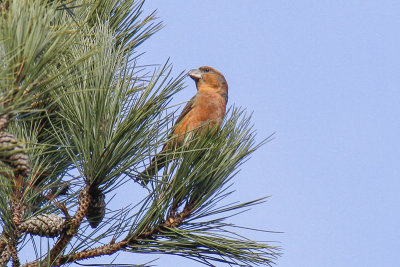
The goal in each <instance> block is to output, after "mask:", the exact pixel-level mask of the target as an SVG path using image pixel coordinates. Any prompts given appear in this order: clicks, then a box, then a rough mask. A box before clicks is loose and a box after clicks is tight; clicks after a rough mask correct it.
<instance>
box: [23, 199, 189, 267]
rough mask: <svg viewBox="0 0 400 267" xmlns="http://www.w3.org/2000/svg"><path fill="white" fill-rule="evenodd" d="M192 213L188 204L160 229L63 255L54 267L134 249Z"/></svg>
mask: <svg viewBox="0 0 400 267" xmlns="http://www.w3.org/2000/svg"><path fill="white" fill-rule="evenodd" d="M191 213H192V205H190V204H188V205H186V207H185V208H184V209H183V211H182V212H180V213H178V214H176V215H169V216H168V217H167V219H166V220H165V222H164V223H162V224H160V225H159V226H158V227H156V228H153V229H151V230H149V231H146V232H142V233H141V234H139V235H138V236H136V237H134V238H132V237H126V238H125V239H124V240H122V241H120V242H117V243H115V240H112V241H111V242H110V243H109V244H107V245H104V246H101V247H97V248H93V249H88V250H84V251H80V252H77V253H73V254H69V255H62V256H59V257H58V258H57V259H56V260H55V261H54V262H53V261H52V262H53V265H56V266H59V265H62V264H65V263H70V262H75V261H79V260H83V259H89V258H95V257H99V256H103V255H111V254H114V253H115V252H117V251H120V250H122V249H126V248H127V247H132V246H134V245H136V244H138V243H139V242H140V241H146V240H153V239H154V238H156V236H157V235H158V234H160V233H162V232H163V231H164V230H165V229H166V228H176V227H179V226H180V225H182V223H183V221H184V220H185V219H186V218H188V217H189V216H190V215H191ZM43 263H44V262H43ZM43 263H42V264H43ZM38 264H39V263H37V262H36V263H35V262H33V263H28V264H25V265H23V267H36V266H40V265H38Z"/></svg>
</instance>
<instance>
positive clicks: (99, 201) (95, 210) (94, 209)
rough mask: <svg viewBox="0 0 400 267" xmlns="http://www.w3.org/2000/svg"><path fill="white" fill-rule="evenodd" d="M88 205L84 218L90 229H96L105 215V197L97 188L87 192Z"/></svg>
mask: <svg viewBox="0 0 400 267" xmlns="http://www.w3.org/2000/svg"><path fill="white" fill-rule="evenodd" d="M89 196H90V205H89V208H88V210H87V212H86V218H87V220H88V221H89V224H90V227H92V228H96V227H97V226H98V225H99V224H100V223H101V221H102V220H103V218H104V215H105V213H106V202H105V201H104V199H105V197H106V196H105V195H104V193H103V192H101V191H100V189H98V188H94V189H91V190H90V191H89Z"/></svg>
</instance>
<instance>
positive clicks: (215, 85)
mask: <svg viewBox="0 0 400 267" xmlns="http://www.w3.org/2000/svg"><path fill="white" fill-rule="evenodd" d="M188 75H189V76H190V77H191V78H192V79H193V80H194V81H195V82H196V87H197V90H217V91H221V93H223V94H226V95H227V94H228V83H227V82H226V80H225V77H224V75H222V74H221V73H220V72H219V71H217V70H216V69H213V68H211V67H208V66H203V67H200V68H198V69H194V70H191V71H189V73H188Z"/></svg>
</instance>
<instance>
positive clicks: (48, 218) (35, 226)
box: [19, 214, 64, 237]
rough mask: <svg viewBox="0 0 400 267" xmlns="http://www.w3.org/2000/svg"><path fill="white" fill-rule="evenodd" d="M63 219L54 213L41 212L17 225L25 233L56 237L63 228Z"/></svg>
mask: <svg viewBox="0 0 400 267" xmlns="http://www.w3.org/2000/svg"><path fill="white" fill-rule="evenodd" d="M63 225H64V221H63V219H62V218H61V217H60V216H57V215H54V214H43V215H38V216H36V217H33V218H31V219H29V220H27V221H25V222H22V223H21V225H20V226H19V228H20V230H21V231H22V232H25V233H29V234H32V235H39V236H47V237H56V236H58V235H59V234H60V233H61V231H62V229H63Z"/></svg>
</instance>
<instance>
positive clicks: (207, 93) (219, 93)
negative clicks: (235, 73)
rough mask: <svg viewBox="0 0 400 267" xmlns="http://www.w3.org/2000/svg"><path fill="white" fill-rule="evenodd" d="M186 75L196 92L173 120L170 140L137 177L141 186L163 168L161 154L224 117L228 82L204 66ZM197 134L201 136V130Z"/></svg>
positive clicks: (163, 161)
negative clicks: (193, 84) (197, 131)
mask: <svg viewBox="0 0 400 267" xmlns="http://www.w3.org/2000/svg"><path fill="white" fill-rule="evenodd" d="M188 75H189V76H190V77H191V78H192V79H193V80H194V81H195V83H196V87H197V93H196V95H195V96H193V97H192V99H190V101H189V102H188V103H187V104H186V106H185V107H184V109H183V110H182V113H181V114H180V115H179V117H178V119H177V120H176V122H175V124H174V131H173V133H172V138H171V139H170V141H169V142H168V143H166V144H165V145H164V147H163V149H162V151H161V152H160V153H159V154H157V155H156V156H155V157H154V158H153V159H152V161H151V164H150V166H149V167H147V168H146V169H145V170H144V171H143V172H142V173H140V174H139V175H138V178H140V179H142V184H143V185H145V184H147V183H148V181H149V178H150V177H152V176H154V175H155V174H156V172H157V171H158V170H160V169H161V168H163V167H164V165H165V158H166V156H165V153H163V152H164V151H166V150H167V149H174V148H176V147H179V146H181V145H182V144H183V143H184V139H185V137H187V133H188V132H190V131H193V130H197V129H201V128H202V127H204V126H207V127H212V126H217V127H219V126H220V125H221V123H222V120H223V119H224V117H225V113H226V103H227V102H228V83H227V82H226V80H225V77H224V75H222V74H221V73H220V72H219V71H217V70H216V69H213V68H211V67H207V66H203V67H200V68H198V69H194V70H191V71H189V73H188ZM199 132H200V134H201V133H202V132H204V131H199Z"/></svg>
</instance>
